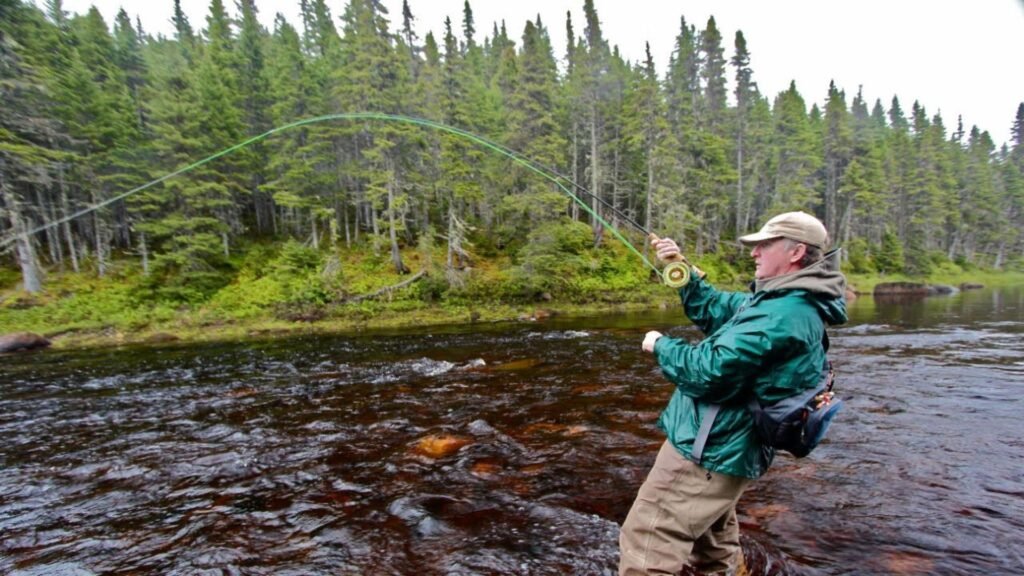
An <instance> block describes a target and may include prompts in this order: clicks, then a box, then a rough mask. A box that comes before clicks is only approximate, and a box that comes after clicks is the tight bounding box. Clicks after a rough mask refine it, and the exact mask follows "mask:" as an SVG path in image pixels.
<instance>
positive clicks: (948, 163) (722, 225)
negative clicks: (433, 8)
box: [0, 0, 1024, 337]
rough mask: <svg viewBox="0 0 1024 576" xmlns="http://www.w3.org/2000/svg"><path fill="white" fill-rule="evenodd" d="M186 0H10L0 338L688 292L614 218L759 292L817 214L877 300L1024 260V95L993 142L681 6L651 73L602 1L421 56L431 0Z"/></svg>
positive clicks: (497, 310) (1, 6)
mask: <svg viewBox="0 0 1024 576" xmlns="http://www.w3.org/2000/svg"><path fill="white" fill-rule="evenodd" d="M174 4H175V14H174V24H175V33H174V35H173V37H172V38H167V37H163V36H156V37H154V36H152V35H149V34H147V33H146V32H145V30H144V29H143V28H142V24H141V22H139V21H138V20H134V21H133V19H132V18H131V17H130V16H129V14H128V13H127V12H125V11H124V10H122V11H121V12H120V13H119V14H118V16H117V18H116V20H115V21H114V22H113V23H112V26H111V25H109V24H108V23H107V22H105V21H104V20H103V18H102V16H101V15H100V13H99V12H98V11H97V10H95V9H92V10H90V11H89V12H88V13H87V14H85V15H74V14H68V13H67V12H65V11H64V10H63V9H62V6H61V2H59V1H54V2H48V3H46V6H47V7H46V9H45V10H41V9H39V8H38V7H36V5H35V4H33V3H31V2H25V1H22V0H0V96H2V101H3V102H4V106H3V108H2V110H0V250H4V251H5V252H4V256H3V257H4V258H5V260H4V261H3V262H2V263H0V266H2V267H4V268H3V269H2V270H0V290H2V294H0V298H2V300H0V331H11V330H33V331H37V332H43V333H48V334H50V335H54V334H66V335H72V334H79V335H81V334H115V335H117V334H128V335H133V334H134V335H143V334H146V333H151V332H155V331H160V330H169V331H172V332H179V333H192V334H196V335H198V336H201V335H207V334H210V333H214V332H217V331H232V330H242V331H252V330H271V329H273V330H277V329H282V328H283V327H286V326H296V325H297V326H316V327H323V326H336V327H358V326H362V325H371V324H372V325H385V324H391V325H398V324H416V323H425V322H438V321H445V320H449V319H450V320H452V321H484V320H490V319H498V318H515V317H519V316H520V315H526V316H530V315H532V314H535V313H536V312H535V311H536V310H537V309H538V308H545V309H546V308H555V307H561V308H563V309H568V308H573V309H577V310H582V309H589V310H600V309H603V308H604V307H607V306H644V305H651V304H652V303H660V302H664V301H666V300H673V299H674V297H673V296H672V295H671V294H670V293H669V296H668V297H666V296H665V295H666V291H665V290H664V289H663V288H661V287H659V286H658V285H657V284H656V283H655V282H653V281H651V279H650V274H649V273H648V272H649V271H648V269H646V268H645V267H644V264H643V263H642V260H641V258H640V257H639V256H638V255H637V254H636V253H635V252H633V251H632V250H631V249H630V248H628V247H627V246H626V245H625V244H623V243H622V242H621V241H620V240H619V239H618V238H616V237H614V234H612V232H613V231H615V230H621V231H622V233H623V234H625V235H626V236H627V239H628V240H629V242H631V243H632V244H633V245H636V246H638V247H639V249H640V250H642V249H643V246H644V244H645V242H644V239H643V234H641V233H640V232H639V230H640V229H644V230H650V231H655V232H657V233H658V234H660V235H664V236H670V237H673V238H676V239H677V240H679V241H680V242H681V244H683V245H684V246H685V248H686V251H687V253H688V254H689V255H690V256H691V257H692V258H693V259H694V260H695V261H696V262H698V263H699V264H700V265H701V266H703V267H704V268H706V269H708V271H709V273H711V274H712V276H713V277H714V278H716V281H717V282H718V283H719V284H721V285H726V286H739V285H741V284H742V283H743V282H744V281H745V280H746V279H749V278H750V275H751V274H750V272H751V270H750V265H749V261H748V259H747V258H746V256H745V255H744V254H743V252H742V251H741V250H740V249H739V248H738V247H737V246H736V245H735V242H734V239H735V238H736V237H737V236H738V235H739V234H742V233H745V232H747V231H750V230H752V229H756V228H757V227H758V226H759V225H760V224H762V223H763V221H764V220H766V219H767V218H768V217H770V216H771V215H773V214H775V213H778V212H781V211H786V210H797V209H800V210H806V211H809V212H814V213H815V214H816V215H818V216H819V217H820V218H821V219H822V220H823V221H824V222H825V224H826V226H827V227H828V228H829V230H830V231H831V232H832V234H833V236H834V238H835V240H836V243H837V244H839V245H842V246H844V247H845V248H846V252H845V253H846V260H845V262H844V266H845V269H846V270H847V271H848V272H850V273H851V274H852V275H854V276H853V277H854V278H855V279H856V282H855V283H863V284H869V283H871V282H874V281H875V280H873V279H875V278H893V277H901V276H900V275H906V276H908V277H911V278H931V277H934V278H940V279H942V280H946V281H948V282H953V283H955V280H956V279H958V278H960V277H961V275H963V276H964V279H965V280H966V279H968V278H969V277H970V276H971V275H973V274H975V273H976V271H977V270H990V271H992V273H993V274H1005V273H1006V272H1008V271H1012V270H1018V271H1019V270H1021V268H1022V267H1024V234H1022V230H1024V142H1022V138H1024V103H1022V105H1021V106H1020V107H1019V108H1018V111H1017V114H1016V117H1015V118H1008V119H1007V121H1008V123H1009V122H1012V126H1013V130H1012V138H1013V141H1012V142H1009V143H1006V144H1003V145H1001V146H1000V145H997V144H996V143H995V142H993V140H992V138H991V137H990V135H989V133H988V132H986V131H985V130H983V129H982V128H980V127H977V126H973V127H970V128H967V127H965V126H964V125H963V122H962V121H961V120H960V119H957V121H956V122H953V123H950V122H948V120H947V119H944V118H942V117H941V115H940V114H930V113H929V112H927V109H926V107H925V104H924V103H923V102H921V101H917V100H915V101H914V102H913V105H912V106H910V107H909V109H905V108H904V104H903V103H901V100H900V99H899V98H898V97H897V96H893V97H892V98H891V99H889V98H886V102H885V103H884V104H883V101H882V100H881V99H875V100H874V102H873V103H872V102H871V101H870V100H869V99H868V98H867V97H866V96H865V95H864V94H863V93H862V92H861V91H858V92H857V93H856V94H848V93H847V92H846V90H845V89H844V88H843V87H841V86H836V85H835V84H832V85H830V86H828V87H827V89H826V87H812V90H813V91H814V93H815V94H816V97H815V98H814V99H813V100H814V101H815V102H811V103H808V101H807V100H805V97H804V95H803V94H802V93H801V92H800V91H799V90H798V89H797V86H796V83H793V84H791V85H790V87H789V88H788V89H787V90H785V91H783V92H780V93H779V94H776V95H764V94H761V93H760V92H759V90H758V87H757V83H756V76H755V74H754V68H753V67H752V65H751V57H750V51H749V50H748V47H747V44H746V41H745V39H744V37H743V34H742V32H737V34H736V36H735V38H733V39H732V42H731V46H732V50H731V56H730V57H728V58H727V56H726V53H727V48H726V45H727V44H730V42H728V41H726V39H724V38H722V35H721V33H720V32H719V30H718V28H717V25H716V22H715V20H714V18H711V19H709V20H708V21H707V23H706V24H705V25H704V27H703V28H700V29H698V28H697V27H696V26H694V25H693V24H690V23H688V22H687V21H686V20H685V18H681V20H680V29H679V33H678V36H677V38H676V42H675V48H674V51H673V53H672V55H671V59H670V63H669V66H668V68H667V69H666V70H664V71H659V70H656V69H655V66H654V58H653V57H652V55H651V54H650V53H649V52H648V54H647V56H646V58H645V59H644V61H642V62H628V61H625V60H624V59H623V58H622V57H621V55H620V53H619V51H618V50H617V49H616V48H615V47H614V45H613V44H612V43H611V42H610V40H609V39H606V38H605V37H604V36H603V34H602V31H601V24H600V18H599V16H598V14H597V11H596V9H595V8H594V5H593V2H592V1H591V0H583V9H584V10H583V12H584V15H585V18H584V21H583V22H572V21H571V20H567V21H566V22H565V23H564V24H565V26H566V29H567V30H568V32H569V34H568V36H569V42H568V44H567V45H566V46H564V47H555V46H552V45H551V42H550V38H549V36H548V32H547V28H546V25H545V24H544V22H543V21H542V20H541V18H540V17H538V18H537V19H536V20H535V21H529V22H526V23H524V25H522V27H521V30H522V32H521V33H518V30H519V27H517V29H516V30H512V31H510V30H507V29H506V28H505V26H504V25H501V26H500V27H499V26H498V25H494V26H493V28H492V29H491V30H490V31H489V32H488V33H478V32H477V30H476V23H475V22H474V20H473V13H472V9H471V7H470V4H469V3H468V2H467V3H466V4H465V9H464V12H463V14H461V26H458V25H456V24H453V23H452V21H451V20H450V19H449V20H447V21H446V22H445V24H444V27H443V30H440V31H438V32H439V33H438V34H437V35H436V36H435V34H434V33H431V34H428V35H427V36H426V37H425V38H422V39H421V38H419V37H418V36H417V35H416V34H415V33H414V31H413V30H414V27H413V26H412V22H413V20H414V16H413V14H414V12H413V10H414V9H415V6H410V4H409V3H406V4H405V6H404V8H405V9H404V10H403V13H402V14H401V15H394V20H390V19H389V15H387V14H385V13H383V12H381V10H380V5H379V3H377V2H373V1H369V0H349V1H348V2H346V3H345V7H344V10H343V12H342V13H341V14H340V19H339V18H338V16H336V15H332V14H331V11H330V9H329V8H328V6H327V3H326V2H324V1H323V0H311V1H309V2H304V3H303V11H302V22H301V25H300V26H298V27H296V26H295V25H294V24H293V23H289V22H286V21H285V20H284V19H282V18H280V17H279V18H278V20H277V21H276V23H275V25H274V27H273V30H267V29H265V28H264V27H262V26H261V25H260V24H259V22H258V20H257V19H256V17H255V16H256V5H255V3H254V2H253V0H243V1H240V2H238V8H239V15H238V18H237V19H232V18H230V17H229V16H228V14H227V12H226V11H225V6H224V3H223V2H222V1H221V0H211V2H210V6H209V13H208V16H207V18H206V19H205V23H206V26H205V28H202V29H199V30H197V29H196V28H195V27H194V26H193V25H192V23H190V21H189V19H188V17H187V16H186V15H185V14H184V13H183V12H182V10H181V7H180V3H179V2H177V1H175V3H174ZM550 17H551V18H552V20H550V21H554V18H556V17H561V15H551V16H550ZM337 22H340V24H341V26H340V27H338V26H336V23H337ZM560 25H561V23H560ZM764 64H765V65H768V66H773V65H774V66H778V65H784V64H782V63H771V62H768V63H764ZM727 78H730V79H731V81H732V86H733V87H734V89H733V90H732V93H731V94H729V91H728V90H727ZM366 112H373V113H376V114H373V115H366V114H362V113H366ZM360 114H362V115H360ZM412 117H415V118H420V119H424V120H422V121H417V122H411V121H409V120H408V119H409V118H412ZM313 118H321V119H322V120H321V121H316V122H312V121H309V122H305V121H306V120H310V119H313ZM297 122H300V123H298V124H296V123H297ZM947 124H950V125H954V126H955V127H953V128H952V129H947V128H946V126H947ZM283 126H290V127H289V128H288V129H282V130H277V128H281V127H283ZM445 127H455V128H457V129H458V130H455V131H453V130H450V129H447V128H445ZM459 130H465V131H468V132H470V133H472V134H473V135H475V136H470V137H467V136H466V135H465V133H462V132H460V131H459ZM247 139H249V140H250V144H248V145H246V146H245V147H239V148H233V147H235V146H236V145H238V144H239V143H241V142H243V141H246V140H247ZM491 143H498V145H493V144H491ZM503 146H508V147H509V148H511V149H513V150H516V151H518V152H521V153H522V154H523V155H524V156H522V157H521V156H517V155H516V154H513V153H510V152H508V150H506V149H504V148H503ZM229 149H230V150H231V151H230V152H225V151H227V150H229ZM221 152H224V153H223V154H221V155H219V156H218V157H217V158H211V155H215V154H219V153H221ZM524 157H525V158H529V159H530V160H524V159H523V158H524ZM172 174H173V176H169V175H172ZM560 175H564V176H560ZM157 179H160V180H159V181H157ZM570 193H572V194H575V195H576V197H575V198H570V196H571V194H570ZM417 274H421V275H420V276H416V275H417ZM402 284H406V285H404V286H401V287H399V288H395V289H391V290H389V289H388V288H389V287H395V286H399V285H402ZM858 288H861V286H858ZM243 327H244V328H243ZM69 337H70V336H69Z"/></svg>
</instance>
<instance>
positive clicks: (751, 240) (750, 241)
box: [740, 232, 782, 246]
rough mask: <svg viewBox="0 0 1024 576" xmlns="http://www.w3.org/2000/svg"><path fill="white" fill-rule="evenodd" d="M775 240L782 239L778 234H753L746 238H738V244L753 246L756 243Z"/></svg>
mask: <svg viewBox="0 0 1024 576" xmlns="http://www.w3.org/2000/svg"><path fill="white" fill-rule="evenodd" d="M775 238H782V236H781V235H779V234H767V233H765V232H754V233H753V234H747V235H746V236H740V243H741V244H743V245H745V246H753V245H755V244H757V243H758V242H764V241H765V240H774V239H775Z"/></svg>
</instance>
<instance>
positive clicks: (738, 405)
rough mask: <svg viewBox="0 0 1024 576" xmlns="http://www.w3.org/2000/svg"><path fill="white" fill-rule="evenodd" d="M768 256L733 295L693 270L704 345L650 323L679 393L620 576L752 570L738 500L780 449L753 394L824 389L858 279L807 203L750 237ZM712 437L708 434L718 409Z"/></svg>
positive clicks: (664, 244)
mask: <svg viewBox="0 0 1024 576" xmlns="http://www.w3.org/2000/svg"><path fill="white" fill-rule="evenodd" d="M740 242H742V243H743V244H744V245H746V246H749V247H750V248H751V250H750V255H751V256H752V257H753V258H754V263H755V265H756V272H755V278H756V280H755V281H754V283H753V286H752V288H753V293H740V292H721V291H718V290H716V289H715V288H714V287H712V286H711V284H710V283H708V282H706V281H705V280H704V278H703V273H702V272H700V271H699V270H697V269H695V268H694V269H693V280H692V281H691V282H689V283H688V284H687V285H686V286H684V287H682V288H680V289H679V296H680V298H681V299H682V303H683V309H684V311H685V312H686V315H687V317H689V318H690V320H691V321H692V322H693V323H694V324H695V325H696V326H697V327H698V328H700V330H701V331H702V332H703V333H704V336H705V338H704V339H703V340H702V341H700V342H699V343H697V344H689V343H687V342H686V341H685V340H682V339H679V338H671V337H668V336H662V334H661V333H659V332H654V331H652V332H648V333H647V335H646V336H645V337H644V341H643V349H644V351H646V352H651V353H653V354H654V356H655V358H657V360H658V364H659V365H660V366H661V370H662V373H663V374H664V375H665V377H666V378H668V380H669V381H671V382H672V383H673V384H674V385H675V391H674V392H673V394H672V398H671V400H670V401H669V403H668V407H667V408H665V411H664V412H662V414H661V417H660V418H659V420H658V426H659V427H660V428H661V429H662V430H664V431H665V434H666V436H667V439H666V440H665V442H664V444H662V446H661V450H660V451H659V453H658V457H657V459H656V460H655V462H654V467H653V468H652V469H651V471H650V473H649V474H648V476H647V480H646V481H645V482H644V483H643V485H642V486H641V487H640V491H639V493H638V494H637V496H636V500H635V501H634V502H633V506H632V508H631V509H630V511H629V515H628V516H627V517H626V520H625V522H624V523H623V526H622V531H621V532H620V536H619V549H620V552H621V556H620V560H619V574H620V575H623V576H632V575H639V574H678V573H679V572H680V571H681V570H682V569H683V566H685V565H690V566H693V567H695V568H697V569H699V570H701V571H703V572H705V573H708V574H743V573H745V572H746V570H745V567H744V563H743V553H742V550H741V549H740V532H739V524H738V523H737V520H736V502H737V501H738V500H739V498H740V495H741V494H743V490H744V489H745V488H746V487H747V485H748V484H749V483H750V482H751V481H752V480H753V479H755V478H758V477H760V476H761V475H762V474H764V473H765V472H766V471H767V470H768V466H769V465H770V464H771V462H772V458H773V457H774V455H775V450H774V449H773V448H771V447H768V446H765V445H764V444H763V443H762V442H761V440H760V438H759V437H758V436H757V434H756V432H755V430H754V428H753V422H752V418H751V414H750V412H749V411H748V409H747V407H746V403H747V402H748V401H749V400H750V399H751V398H756V399H757V400H759V401H760V402H762V403H764V404H768V403H772V402H775V401H778V400H780V399H782V398H786V397H789V396H792V395H793V394H795V393H797V392H799V391H802V390H805V389H808V388H812V387H814V386H815V385H817V384H818V382H819V379H820V378H821V374H822V367H823V366H824V365H825V363H826V359H825V346H824V345H823V338H824V335H825V325H826V324H829V325H835V324H842V323H844V322H846V304H845V301H844V294H845V289H846V278H845V277H844V276H843V274H842V273H841V272H839V251H838V250H833V251H832V252H829V253H827V254H823V251H824V250H825V249H826V248H827V246H828V233H827V231H826V230H825V226H824V225H823V224H822V223H821V222H820V221H819V220H818V219H817V218H815V217H814V216H811V215H809V214H806V213H804V212H788V213H785V214H780V215H778V216H776V217H774V218H772V219H771V220H769V221H768V223H767V224H765V225H764V227H763V228H761V230H760V231H759V232H757V233H755V234H749V235H747V236H743V237H741V238H740ZM651 245H652V246H653V247H654V249H655V250H656V251H657V254H658V258H659V259H660V260H662V261H670V260H673V259H675V258H677V257H678V255H679V254H680V251H679V247H678V246H677V245H676V243H675V242H674V241H673V240H671V239H667V238H666V239H660V240H652V242H651ZM716 403H717V404H721V407H720V408H719V411H718V413H717V415H715V414H714V413H713V411H712V413H711V418H709V419H708V422H707V423H706V425H708V424H709V425H710V430H709V432H707V433H706V434H705V435H704V436H705V438H706V440H705V442H704V445H703V446H701V445H700V444H701V443H700V442H699V441H697V439H698V437H699V436H700V434H699V432H700V428H701V424H702V422H704V420H705V418H704V417H705V416H706V415H708V413H709V408H708V407H709V406H710V405H712V404H716Z"/></svg>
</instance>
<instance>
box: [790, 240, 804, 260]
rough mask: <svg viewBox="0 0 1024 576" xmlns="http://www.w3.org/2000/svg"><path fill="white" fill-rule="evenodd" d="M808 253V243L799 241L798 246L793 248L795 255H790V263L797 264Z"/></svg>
mask: <svg viewBox="0 0 1024 576" xmlns="http://www.w3.org/2000/svg"><path fill="white" fill-rule="evenodd" d="M804 254H807V244H804V243H798V244H797V245H796V248H794V249H793V255H792V256H790V257H789V262H790V264H796V263H797V262H799V261H800V259H801V258H803V257H804Z"/></svg>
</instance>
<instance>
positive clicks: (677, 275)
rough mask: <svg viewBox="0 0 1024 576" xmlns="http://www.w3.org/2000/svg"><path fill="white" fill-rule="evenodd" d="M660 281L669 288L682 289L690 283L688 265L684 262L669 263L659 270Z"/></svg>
mask: <svg viewBox="0 0 1024 576" xmlns="http://www.w3.org/2000/svg"><path fill="white" fill-rule="evenodd" d="M661 280H662V282H664V283H665V286H668V287H669V288H682V287H683V286H686V285H687V284H689V283H690V265H689V264H688V263H687V262H686V261H685V260H677V261H675V262H669V264H668V265H667V266H665V267H664V268H663V269H662V270H661Z"/></svg>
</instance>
